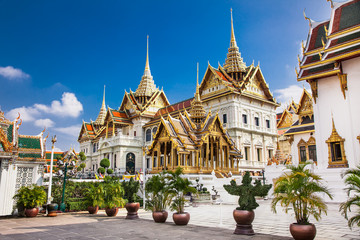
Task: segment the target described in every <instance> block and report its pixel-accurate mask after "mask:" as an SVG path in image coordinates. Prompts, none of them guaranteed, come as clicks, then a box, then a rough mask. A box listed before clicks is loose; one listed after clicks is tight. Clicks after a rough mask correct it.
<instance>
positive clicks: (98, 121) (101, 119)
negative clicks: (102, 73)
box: [94, 85, 106, 125]
mask: <svg viewBox="0 0 360 240" xmlns="http://www.w3.org/2000/svg"><path fill="white" fill-rule="evenodd" d="M105 117H106V107H105V85H104V95H103V101H102V105H101V108H100V112H99V115H98V117H97V119H96V120H95V122H94V123H95V124H99V125H103V124H104V122H105Z"/></svg>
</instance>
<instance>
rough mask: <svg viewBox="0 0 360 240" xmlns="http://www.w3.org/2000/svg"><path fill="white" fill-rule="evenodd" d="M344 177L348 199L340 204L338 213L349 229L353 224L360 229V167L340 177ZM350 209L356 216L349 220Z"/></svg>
mask: <svg viewBox="0 0 360 240" xmlns="http://www.w3.org/2000/svg"><path fill="white" fill-rule="evenodd" d="M344 176H346V178H345V184H346V185H347V186H348V187H347V188H346V191H347V194H348V197H349V199H348V200H347V201H346V202H343V203H341V204H340V211H341V212H342V214H343V215H344V217H345V218H346V220H348V225H349V227H350V228H352V227H353V225H354V224H356V225H357V226H358V227H360V166H358V167H357V168H355V169H349V170H347V171H345V173H344V174H343V176H342V177H344ZM351 193H352V194H351ZM350 196H351V197H350ZM351 207H355V208H356V214H355V215H353V216H352V217H351V218H350V219H349V216H348V212H351Z"/></svg>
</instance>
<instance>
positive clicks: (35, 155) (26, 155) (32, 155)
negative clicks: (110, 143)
mask: <svg viewBox="0 0 360 240" xmlns="http://www.w3.org/2000/svg"><path fill="white" fill-rule="evenodd" d="M19 157H20V158H41V154H40V153H19Z"/></svg>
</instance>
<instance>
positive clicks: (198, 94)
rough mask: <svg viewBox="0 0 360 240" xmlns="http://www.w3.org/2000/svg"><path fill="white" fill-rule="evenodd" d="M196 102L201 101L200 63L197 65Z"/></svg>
mask: <svg viewBox="0 0 360 240" xmlns="http://www.w3.org/2000/svg"><path fill="white" fill-rule="evenodd" d="M195 100H196V101H201V100H200V93H199V63H197V77H196V93H195Z"/></svg>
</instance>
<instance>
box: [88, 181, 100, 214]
mask: <svg viewBox="0 0 360 240" xmlns="http://www.w3.org/2000/svg"><path fill="white" fill-rule="evenodd" d="M85 201H86V204H87V206H88V208H87V210H88V211H89V213H90V214H96V213H97V212H98V211H99V206H102V205H103V204H104V188H103V186H102V185H99V186H94V185H90V186H89V188H88V189H87V191H86V193H85Z"/></svg>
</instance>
